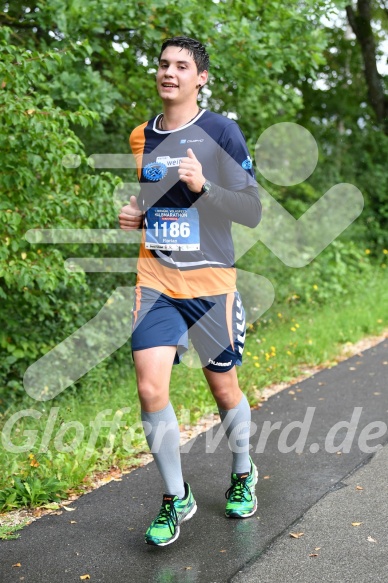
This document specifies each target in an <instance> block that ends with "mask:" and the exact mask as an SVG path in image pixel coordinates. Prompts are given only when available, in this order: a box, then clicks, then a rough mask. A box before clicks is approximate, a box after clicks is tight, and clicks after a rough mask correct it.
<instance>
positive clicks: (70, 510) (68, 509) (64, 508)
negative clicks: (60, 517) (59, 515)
mask: <svg viewBox="0 0 388 583" xmlns="http://www.w3.org/2000/svg"><path fill="white" fill-rule="evenodd" d="M62 508H63V510H67V512H73V511H74V510H77V507H75V508H68V507H67V506H62Z"/></svg>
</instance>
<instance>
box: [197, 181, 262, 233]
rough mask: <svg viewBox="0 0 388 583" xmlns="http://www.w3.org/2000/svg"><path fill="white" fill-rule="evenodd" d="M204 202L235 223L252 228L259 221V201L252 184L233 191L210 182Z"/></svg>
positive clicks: (256, 191)
mask: <svg viewBox="0 0 388 583" xmlns="http://www.w3.org/2000/svg"><path fill="white" fill-rule="evenodd" d="M206 202H207V203H208V204H211V205H212V206H213V207H214V208H216V209H217V210H219V211H220V213H222V214H223V215H224V216H226V217H227V218H228V219H230V220H231V221H233V222H235V223H240V224H241V225H245V226H246V227H251V228H253V227H256V226H257V225H258V224H259V222H260V219H261V202H260V199H259V195H258V190H257V188H256V187H254V186H248V187H247V188H244V190H239V191H237V192H235V191H233V190H227V189H226V188H222V186H218V185H217V184H214V183H211V189H210V192H209V193H208V194H207V195H206Z"/></svg>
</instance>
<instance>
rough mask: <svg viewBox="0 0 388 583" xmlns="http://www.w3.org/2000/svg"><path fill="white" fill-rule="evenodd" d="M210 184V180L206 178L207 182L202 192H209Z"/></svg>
mask: <svg viewBox="0 0 388 583" xmlns="http://www.w3.org/2000/svg"><path fill="white" fill-rule="evenodd" d="M210 186H211V184H210V182H208V181H207V180H206V182H205V184H204V185H203V186H202V192H209V190H210Z"/></svg>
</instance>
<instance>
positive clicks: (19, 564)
mask: <svg viewBox="0 0 388 583" xmlns="http://www.w3.org/2000/svg"><path fill="white" fill-rule="evenodd" d="M21 566H22V564H21V563H15V564H14V565H12V567H21Z"/></svg>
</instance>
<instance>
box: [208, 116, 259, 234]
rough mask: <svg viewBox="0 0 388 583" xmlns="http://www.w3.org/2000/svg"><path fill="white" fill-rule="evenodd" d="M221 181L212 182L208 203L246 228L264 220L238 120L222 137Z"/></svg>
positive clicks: (228, 126)
mask: <svg viewBox="0 0 388 583" xmlns="http://www.w3.org/2000/svg"><path fill="white" fill-rule="evenodd" d="M219 145H220V146H221V147H220V148H219V150H218V164H219V177H220V184H214V183H213V182H212V183H211V184H212V186H211V189H210V192H209V193H208V195H205V196H204V198H205V199H206V203H207V204H209V205H211V206H212V207H213V208H215V209H217V211H218V212H220V213H221V214H222V215H223V216H224V217H226V218H228V219H229V220H231V221H233V222H235V223H240V224H242V225H245V226H247V227H252V228H253V227H256V226H257V225H258V224H259V222H260V219H261V210H262V209H261V203H260V200H259V193H258V185H257V182H256V178H255V173H254V170H253V161H252V158H251V157H250V154H249V150H248V146H247V144H246V141H245V138H244V135H243V133H242V131H241V129H240V128H239V126H238V125H237V123H236V122H233V121H231V123H230V124H228V125H227V126H226V127H225V129H224V131H223V133H222V135H221V137H220V140H219Z"/></svg>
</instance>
